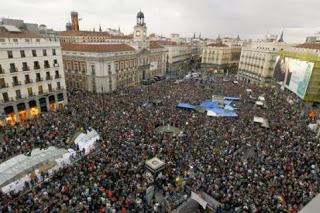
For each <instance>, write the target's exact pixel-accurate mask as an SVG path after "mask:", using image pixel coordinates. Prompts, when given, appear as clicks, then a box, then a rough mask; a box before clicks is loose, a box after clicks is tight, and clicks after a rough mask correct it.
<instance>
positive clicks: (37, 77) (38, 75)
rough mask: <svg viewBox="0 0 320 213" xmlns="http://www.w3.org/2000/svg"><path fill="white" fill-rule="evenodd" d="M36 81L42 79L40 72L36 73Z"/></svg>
mask: <svg viewBox="0 0 320 213" xmlns="http://www.w3.org/2000/svg"><path fill="white" fill-rule="evenodd" d="M36 81H37V82H39V81H42V79H41V75H40V73H37V74H36Z"/></svg>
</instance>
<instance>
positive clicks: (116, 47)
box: [61, 43, 135, 53]
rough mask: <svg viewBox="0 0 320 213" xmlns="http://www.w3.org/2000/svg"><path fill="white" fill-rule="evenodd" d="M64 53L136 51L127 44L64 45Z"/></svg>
mask: <svg viewBox="0 0 320 213" xmlns="http://www.w3.org/2000/svg"><path fill="white" fill-rule="evenodd" d="M61 47H62V50H63V51H76V52H97V53H104V52H123V51H134V50H135V49H134V48H133V47H131V46H129V45H127V44H78V43H77V44H62V45H61Z"/></svg>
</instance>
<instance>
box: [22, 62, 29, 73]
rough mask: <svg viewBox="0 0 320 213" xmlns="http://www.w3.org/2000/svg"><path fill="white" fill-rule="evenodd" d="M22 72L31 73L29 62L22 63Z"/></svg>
mask: <svg viewBox="0 0 320 213" xmlns="http://www.w3.org/2000/svg"><path fill="white" fill-rule="evenodd" d="M22 70H23V71H29V70H30V69H29V67H28V64H27V62H22Z"/></svg>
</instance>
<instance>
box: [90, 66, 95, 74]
mask: <svg viewBox="0 0 320 213" xmlns="http://www.w3.org/2000/svg"><path fill="white" fill-rule="evenodd" d="M91 72H92V75H94V74H96V68H95V66H94V65H93V64H92V65H91Z"/></svg>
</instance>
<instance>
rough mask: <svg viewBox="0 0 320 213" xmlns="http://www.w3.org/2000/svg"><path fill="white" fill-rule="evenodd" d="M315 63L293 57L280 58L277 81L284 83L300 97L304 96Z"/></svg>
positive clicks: (276, 74)
mask: <svg viewBox="0 0 320 213" xmlns="http://www.w3.org/2000/svg"><path fill="white" fill-rule="evenodd" d="M313 67H314V63H312V62H308V61H302V60H299V59H293V58H287V57H286V58H283V59H279V60H278V62H277V64H276V67H275V72H274V78H275V79H276V81H277V82H279V83H281V84H282V85H284V86H285V87H286V88H288V89H289V90H290V91H292V92H294V93H295V94H296V95H298V96H299V97H300V98H302V99H303V98H304V96H305V93H306V91H307V88H308V84H309V80H310V77H311V74H312V70H313Z"/></svg>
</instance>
